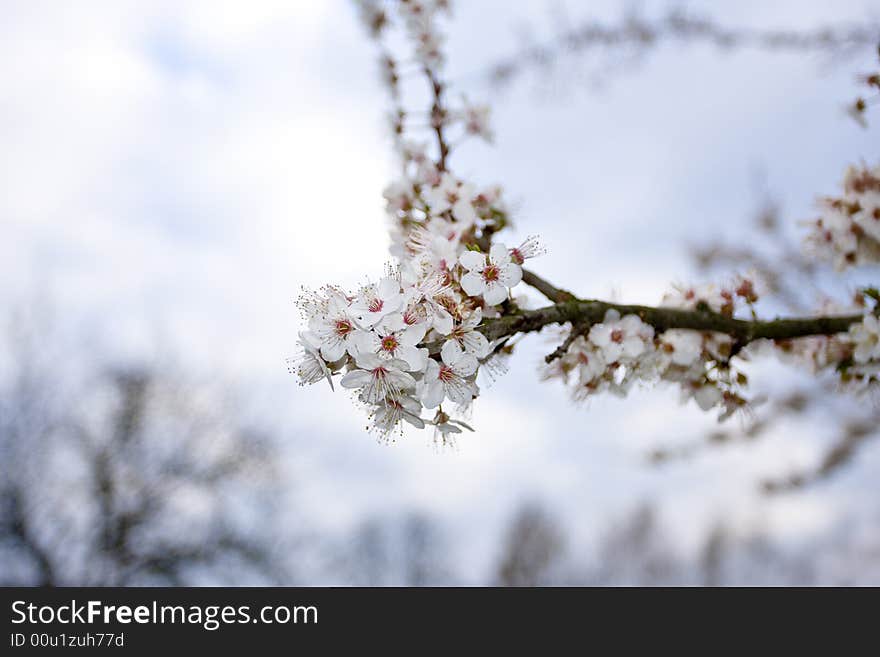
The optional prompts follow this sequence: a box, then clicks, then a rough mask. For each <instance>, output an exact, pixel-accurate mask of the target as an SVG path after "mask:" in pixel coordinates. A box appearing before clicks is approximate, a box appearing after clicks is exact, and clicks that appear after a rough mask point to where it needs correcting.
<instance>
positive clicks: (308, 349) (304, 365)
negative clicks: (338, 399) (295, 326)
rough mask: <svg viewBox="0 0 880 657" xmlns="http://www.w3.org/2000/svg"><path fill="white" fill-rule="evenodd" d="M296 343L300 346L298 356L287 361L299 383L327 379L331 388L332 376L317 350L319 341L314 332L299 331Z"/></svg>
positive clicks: (304, 383)
mask: <svg viewBox="0 0 880 657" xmlns="http://www.w3.org/2000/svg"><path fill="white" fill-rule="evenodd" d="M298 344H299V345H300V347H301V348H302V353H301V354H300V356H299V357H298V358H294V359H291V360H290V361H288V363H289V365H290V368H291V370H292V371H294V372H296V374H297V376H299V379H300V384H301V385H306V384H309V385H310V384H312V383H317V382H318V381H320V380H321V379H327V383H329V384H330V389H331V390H333V378H332V376H331V374H330V370H329V368H328V367H327V363H325V362H324V359H323V358H321V353H320V351H319V349H320V345H321V341H320V339H318V336H316V335H315V334H314V333H310V332H308V331H301V332H300V334H299V341H298Z"/></svg>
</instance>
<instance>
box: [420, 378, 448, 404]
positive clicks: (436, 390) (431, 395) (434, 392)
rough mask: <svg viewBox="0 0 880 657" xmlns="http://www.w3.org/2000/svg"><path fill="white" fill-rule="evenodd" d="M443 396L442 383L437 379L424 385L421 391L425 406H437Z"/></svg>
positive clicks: (441, 401)
mask: <svg viewBox="0 0 880 657" xmlns="http://www.w3.org/2000/svg"><path fill="white" fill-rule="evenodd" d="M444 397H445V395H444V392H443V383H442V382H441V381H439V380H438V381H433V382H432V383H431V384H429V385H427V386H425V389H424V391H423V392H422V403H423V404H424V405H425V408H437V407H438V406H439V405H440V404H442V403H443V398H444Z"/></svg>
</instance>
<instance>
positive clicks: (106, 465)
mask: <svg viewBox="0 0 880 657" xmlns="http://www.w3.org/2000/svg"><path fill="white" fill-rule="evenodd" d="M40 315H42V316H43V317H44V318H45V317H46V316H47V315H46V313H44V312H42V311H39V312H37V313H30V319H28V318H26V317H25V316H24V315H22V314H18V315H16V316H14V317H13V321H12V322H11V325H10V327H9V330H8V331H7V332H6V335H5V337H6V338H7V340H6V343H5V344H4V345H3V347H2V357H3V358H2V361H0V362H2V364H3V367H2V380H0V454H2V460H3V468H2V473H0V490H2V500H3V502H2V506H0V546H2V547H0V581H2V582H3V583H4V584H20V585H29V584H34V585H133V584H138V585H140V584H168V585H182V584H203V583H223V582H228V583H236V584H242V583H244V582H248V581H250V582H254V583H259V582H263V583H268V582H279V581H286V580H287V574H286V573H285V572H284V569H283V568H282V566H281V560H280V559H279V556H280V555H279V554H278V553H277V551H276V550H275V548H274V547H273V546H274V544H276V543H277V542H278V536H277V535H276V532H275V529H274V526H275V523H274V519H273V501H272V500H273V498H274V497H276V496H277V494H278V486H280V482H279V481H278V480H277V479H276V478H275V477H274V468H273V465H272V459H273V452H272V447H271V441H270V440H269V439H268V437H267V436H266V435H264V434H262V433H260V432H258V431H255V430H252V429H249V428H247V427H246V426H244V425H243V424H242V422H241V421H240V419H239V418H238V417H236V415H235V413H234V411H233V406H231V405H230V404H229V400H228V399H227V397H228V395H225V394H224V393H223V391H222V390H220V389H219V388H218V387H217V386H216V385H213V386H209V385H206V384H198V383H195V382H193V381H191V380H190V379H189V378H188V377H186V376H184V375H183V374H182V373H181V372H178V371H174V369H173V368H170V367H164V366H159V365H149V366H142V365H131V364H122V365H120V364H115V365H110V366H106V367H103V366H100V365H96V364H95V361H94V360H89V359H85V362H82V363H77V364H76V365H75V364H74V363H73V360H74V359H73V358H67V359H66V360H65V361H63V362H61V363H60V365H61V366H60V367H59V366H57V365H56V362H53V361H52V360H51V352H52V351H53V349H55V348H57V346H56V345H53V344H52V342H51V340H52V335H51V331H50V330H47V329H48V328H49V327H47V325H46V323H45V322H43V323H42V324H40V323H33V322H31V321H30V320H33V319H34V318H35V317H38V316H40ZM91 356H92V357H93V356H94V355H93V354H91Z"/></svg>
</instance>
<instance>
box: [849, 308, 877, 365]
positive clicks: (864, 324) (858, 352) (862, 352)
mask: <svg viewBox="0 0 880 657" xmlns="http://www.w3.org/2000/svg"><path fill="white" fill-rule="evenodd" d="M849 337H850V339H851V340H852V342H853V345H854V346H855V351H854V352H853V360H854V361H855V362H856V363H857V364H859V365H862V364H865V363H867V362H869V361H872V360H880V319H878V318H877V316H876V315H865V318H864V319H863V320H862V321H861V322H859V323H858V324H853V325H852V326H850V327H849Z"/></svg>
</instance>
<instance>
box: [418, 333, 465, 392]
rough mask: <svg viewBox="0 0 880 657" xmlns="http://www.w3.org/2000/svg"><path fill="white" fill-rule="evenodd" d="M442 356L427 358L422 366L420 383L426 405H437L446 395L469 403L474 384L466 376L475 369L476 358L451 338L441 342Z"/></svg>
mask: <svg viewBox="0 0 880 657" xmlns="http://www.w3.org/2000/svg"><path fill="white" fill-rule="evenodd" d="M441 358H442V361H441V362H440V363H437V361H435V360H429V361H428V367H427V369H426V370H425V378H424V380H423V382H422V385H421V398H422V403H423V404H424V405H425V408H436V407H437V406H439V405H440V404H442V403H443V400H444V399H447V398H448V399H450V400H452V401H453V402H455V403H457V404H459V405H466V404H468V403H470V401H471V399H472V398H473V397H474V396H475V395H476V392H477V388H476V385H475V384H474V383H473V382H471V381H469V380H468V377H470V376H471V375H473V374H474V373H475V372H476V371H477V359H476V358H475V357H474V356H473V355H472V354H468V353H465V351H464V350H463V349H462V348H461V347H460V346H459V344H458V343H457V342H454V341H452V340H450V341H447V342H446V343H444V345H443V350H442V352H441Z"/></svg>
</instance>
